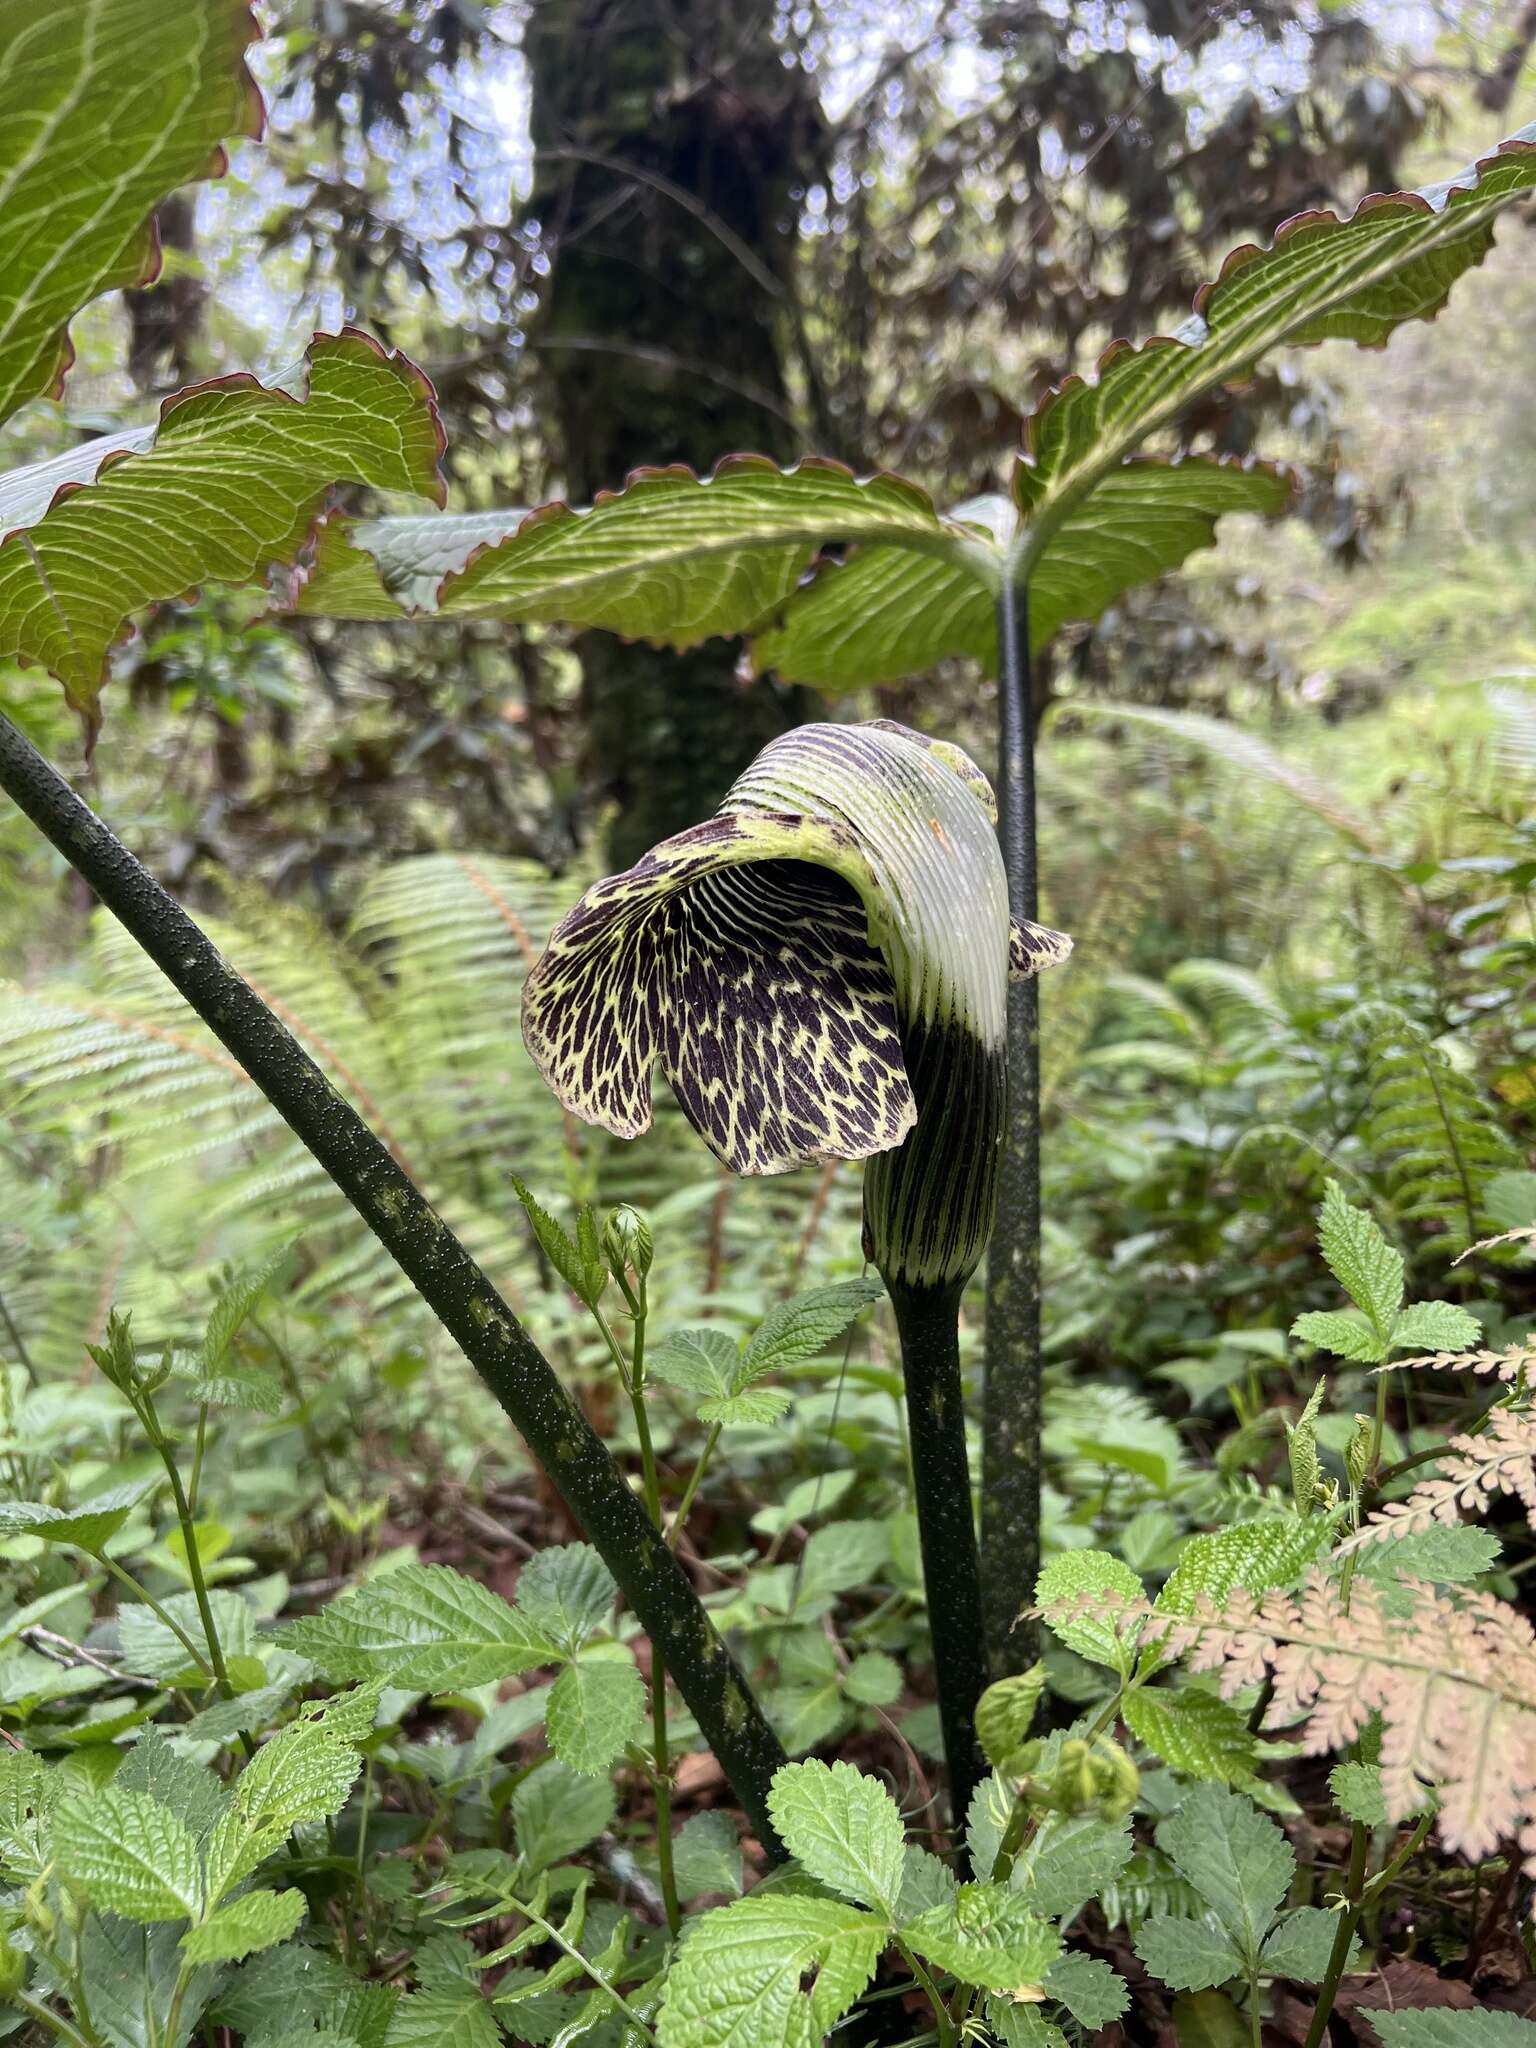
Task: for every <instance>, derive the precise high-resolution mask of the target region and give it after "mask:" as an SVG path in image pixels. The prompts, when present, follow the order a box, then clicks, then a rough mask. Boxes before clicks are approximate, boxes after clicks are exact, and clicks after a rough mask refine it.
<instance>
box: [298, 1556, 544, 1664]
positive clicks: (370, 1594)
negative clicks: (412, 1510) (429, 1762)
mask: <svg viewBox="0 0 1536 2048" xmlns="http://www.w3.org/2000/svg"><path fill="white" fill-rule="evenodd" d="M282 1641H283V1642H284V1643H285V1644H286V1645H287V1647H288V1648H289V1649H290V1650H295V1651H297V1652H298V1654H299V1655H300V1656H301V1657H309V1658H311V1659H312V1660H313V1661H314V1662H315V1663H316V1664H318V1665H319V1666H320V1668H321V1670H322V1671H324V1672H325V1673H326V1675H327V1677H329V1678H333V1679H337V1680H344V1679H368V1678H374V1677H379V1678H384V1679H387V1680H388V1681H389V1683H390V1684H391V1685H396V1686H401V1687H403V1688H404V1689H406V1690H407V1691H414V1690H418V1689H425V1690H427V1691H436V1692H446V1691H449V1690H462V1689H464V1688H466V1687H469V1686H475V1685H489V1684H492V1683H494V1682H495V1681H496V1680H497V1679H500V1678H510V1677H512V1676H513V1675H514V1674H515V1673H516V1672H519V1671H531V1670H533V1669H534V1668H535V1667H536V1666H537V1665H540V1664H551V1663H553V1662H554V1661H555V1660H556V1659H557V1657H558V1656H559V1654H560V1651H559V1645H558V1644H556V1643H554V1642H552V1641H551V1640H550V1639H549V1638H548V1637H547V1636H545V1635H543V1634H542V1633H541V1632H540V1631H539V1630H537V1629H536V1628H535V1627H534V1626H533V1624H532V1623H531V1622H530V1621H529V1620H528V1618H527V1616H526V1615H524V1614H521V1613H518V1612H516V1611H515V1610H514V1609H513V1608H511V1607H509V1606H508V1605H507V1603H506V1601H505V1600H503V1599H501V1598H500V1597H499V1596H498V1595H497V1594H495V1593H492V1592H490V1591H489V1590H488V1589H487V1588H486V1587H484V1586H481V1585H479V1584H477V1583H476V1581H475V1580H473V1579H468V1578H466V1577H465V1576H464V1575H463V1573H462V1572H456V1571H454V1570H453V1569H452V1568H451V1567H450V1566H448V1565H440V1564H427V1565H423V1564H408V1565H401V1566H400V1567H399V1569H398V1570H396V1571H392V1572H384V1573H382V1574H381V1575H380V1576H379V1577H378V1578H375V1579H371V1580H369V1581H368V1583H367V1584H366V1585H362V1586H354V1587H353V1588H352V1589H351V1591H350V1592H346V1593H343V1594H342V1596H341V1598H340V1599H339V1600H333V1601H332V1602H331V1604H330V1605H329V1606H328V1607H323V1608H321V1610H320V1612H319V1613H318V1614H312V1615H306V1616H304V1617H303V1618H302V1619H301V1620H299V1621H295V1622H290V1623H289V1624H288V1626H287V1627H286V1628H285V1629H284V1630H283V1631H282Z"/></svg>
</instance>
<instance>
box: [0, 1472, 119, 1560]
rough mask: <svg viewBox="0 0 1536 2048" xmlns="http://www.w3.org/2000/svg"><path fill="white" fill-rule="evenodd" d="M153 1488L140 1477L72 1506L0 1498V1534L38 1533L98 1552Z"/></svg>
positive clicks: (50, 1539)
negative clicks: (130, 1482) (132, 1483)
mask: <svg viewBox="0 0 1536 2048" xmlns="http://www.w3.org/2000/svg"><path fill="white" fill-rule="evenodd" d="M153 1487H154V1481H153V1480H145V1479H141V1480H139V1481H138V1482H137V1483H136V1484H134V1485H132V1486H116V1487H114V1488H113V1489H112V1490H111V1492H110V1493H98V1494H96V1495H95V1496H94V1497H93V1498H92V1499H90V1500H83V1501H81V1502H80V1504H79V1505H78V1507H73V1508H55V1507H48V1506H46V1505H45V1504H44V1503H43V1502H41V1501H28V1500H5V1501H0V1535H3V1536H40V1537H41V1538H42V1540H43V1541H44V1542H45V1543H69V1544H73V1545H74V1547H75V1548H76V1549H78V1550H89V1551H99V1550H100V1549H102V1547H103V1546H104V1545H105V1544H107V1543H109V1542H110V1541H111V1540H112V1538H113V1537H114V1536H115V1535H116V1534H117V1532H118V1530H119V1529H121V1528H122V1526H123V1524H124V1523H125V1522H126V1521H127V1519H128V1517H129V1516H130V1515H131V1514H132V1513H133V1511H134V1509H135V1508H136V1507H137V1506H138V1504H139V1502H140V1501H141V1500H143V1498H144V1496H145V1495H146V1494H147V1493H149V1492H151V1491H152V1490H153Z"/></svg>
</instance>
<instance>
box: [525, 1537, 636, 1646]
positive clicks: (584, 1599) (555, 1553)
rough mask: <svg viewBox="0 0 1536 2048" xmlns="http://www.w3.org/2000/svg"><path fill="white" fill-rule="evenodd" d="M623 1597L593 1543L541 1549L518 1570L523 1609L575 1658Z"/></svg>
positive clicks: (527, 1617)
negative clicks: (617, 1601) (614, 1605)
mask: <svg viewBox="0 0 1536 2048" xmlns="http://www.w3.org/2000/svg"><path fill="white" fill-rule="evenodd" d="M618 1597H619V1589H618V1587H617V1586H616V1585H615V1584H614V1580H613V1573H612V1572H611V1571H609V1569H608V1567H607V1565H605V1564H604V1563H603V1560H602V1559H601V1558H600V1557H599V1556H598V1554H597V1552H596V1551H595V1550H594V1549H593V1548H592V1546H591V1544H590V1543H562V1544H558V1545H557V1546H556V1547H555V1548H554V1549H552V1550H541V1551H540V1552H539V1554H538V1555H537V1557H533V1558H530V1559H529V1561H528V1562H527V1564H525V1565H524V1566H523V1569H522V1571H521V1573H520V1574H519V1575H518V1581H517V1611H518V1613H519V1614H520V1615H521V1616H522V1617H523V1619H524V1620H525V1621H527V1622H528V1623H529V1625H530V1626H531V1627H532V1628H533V1629H535V1630H536V1631H537V1632H538V1634H539V1635H541V1636H543V1637H546V1638H547V1639H548V1640H549V1641H550V1642H552V1643H556V1644H558V1645H559V1647H560V1648H561V1649H562V1650H564V1651H565V1653H566V1655H567V1656H571V1657H574V1656H575V1654H576V1652H577V1651H578V1650H579V1649H580V1648H581V1646H582V1644H583V1643H584V1642H586V1640H587V1638H588V1637H589V1636H592V1635H595V1634H596V1632H597V1631H598V1630H599V1629H601V1628H606V1627H607V1626H608V1624H609V1622H610V1621H611V1620H612V1617H613V1604H614V1602H615V1601H616V1600H617V1599H618Z"/></svg>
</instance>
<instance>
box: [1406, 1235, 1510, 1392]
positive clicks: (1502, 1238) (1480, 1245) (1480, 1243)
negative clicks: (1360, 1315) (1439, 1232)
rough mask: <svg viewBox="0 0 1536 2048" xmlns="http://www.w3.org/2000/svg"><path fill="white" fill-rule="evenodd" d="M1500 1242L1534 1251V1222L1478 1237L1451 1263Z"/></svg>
mask: <svg viewBox="0 0 1536 2048" xmlns="http://www.w3.org/2000/svg"><path fill="white" fill-rule="evenodd" d="M1501 1244H1523V1245H1526V1246H1527V1247H1529V1248H1530V1249H1531V1250H1533V1251H1536V1223H1523V1224H1522V1225H1521V1226H1520V1228H1519V1229H1518V1230H1501V1231H1500V1232H1499V1234H1498V1236H1497V1237H1480V1238H1479V1239H1478V1240H1477V1243H1476V1244H1469V1245H1468V1246H1467V1248H1466V1250H1465V1251H1464V1252H1458V1253H1457V1254H1456V1256H1455V1258H1454V1259H1452V1261H1451V1264H1452V1265H1453V1266H1459V1265H1460V1264H1461V1262H1462V1260H1463V1259H1470V1258H1471V1257H1472V1256H1473V1255H1474V1254H1475V1253H1477V1252H1491V1251H1492V1250H1493V1249H1494V1247H1495V1246H1496V1245H1501ZM1409 1362H1410V1363H1411V1362H1412V1361H1411V1360H1410V1361H1409Z"/></svg>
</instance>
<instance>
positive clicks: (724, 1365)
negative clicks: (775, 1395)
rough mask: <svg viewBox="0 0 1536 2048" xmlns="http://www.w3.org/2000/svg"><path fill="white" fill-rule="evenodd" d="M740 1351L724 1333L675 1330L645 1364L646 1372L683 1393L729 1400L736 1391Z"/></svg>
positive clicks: (664, 1339)
mask: <svg viewBox="0 0 1536 2048" xmlns="http://www.w3.org/2000/svg"><path fill="white" fill-rule="evenodd" d="M740 1357H741V1351H740V1347H739V1346H738V1344H737V1343H736V1340H735V1338H734V1337H730V1336H727V1334H726V1333H725V1331H724V1330H674V1331H673V1332H672V1334H671V1335H670V1336H669V1337H664V1338H663V1339H662V1341H661V1343H659V1344H658V1345H657V1346H656V1348H655V1350H654V1351H652V1352H651V1354H650V1356H649V1357H648V1359H647V1361H646V1371H647V1373H648V1374H650V1375H651V1376H652V1377H654V1378H655V1379H658V1380H665V1381H666V1383H667V1385H668V1386H669V1387H681V1388H683V1390H684V1391H685V1392H686V1393H690V1394H702V1395H707V1396H709V1397H711V1398H713V1399H716V1400H722V1399H726V1398H728V1397H729V1396H730V1395H731V1394H733V1393H734V1392H735V1390H736V1372H737V1366H738V1364H739V1362H740Z"/></svg>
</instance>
